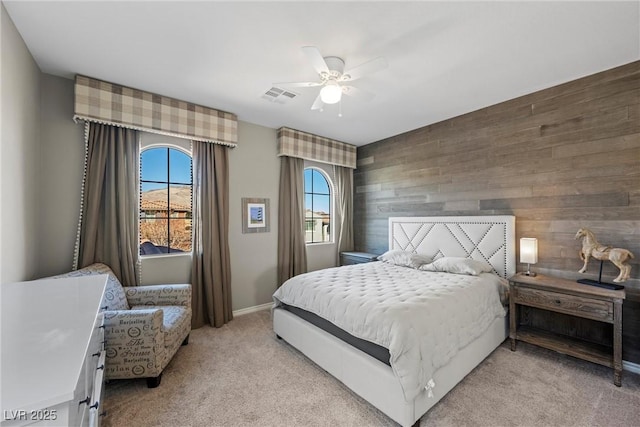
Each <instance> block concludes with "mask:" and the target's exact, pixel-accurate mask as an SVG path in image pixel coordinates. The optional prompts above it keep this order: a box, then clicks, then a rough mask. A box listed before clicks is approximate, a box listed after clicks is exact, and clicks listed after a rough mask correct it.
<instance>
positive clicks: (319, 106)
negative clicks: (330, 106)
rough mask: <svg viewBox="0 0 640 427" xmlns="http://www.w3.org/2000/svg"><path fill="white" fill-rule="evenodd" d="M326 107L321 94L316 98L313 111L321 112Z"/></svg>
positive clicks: (312, 107)
mask: <svg viewBox="0 0 640 427" xmlns="http://www.w3.org/2000/svg"><path fill="white" fill-rule="evenodd" d="M322 107H324V102H322V99H320V94H318V96H317V97H316V100H315V101H313V105H312V106H311V109H312V110H321V109H322Z"/></svg>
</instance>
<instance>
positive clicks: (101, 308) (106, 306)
mask: <svg viewBox="0 0 640 427" xmlns="http://www.w3.org/2000/svg"><path fill="white" fill-rule="evenodd" d="M108 308H109V306H108V305H105V306H104V307H100V310H107V309H108Z"/></svg>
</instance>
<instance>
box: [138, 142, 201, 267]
mask: <svg viewBox="0 0 640 427" xmlns="http://www.w3.org/2000/svg"><path fill="white" fill-rule="evenodd" d="M191 168H192V163H191V155H190V153H188V152H187V151H186V150H183V149H179V148H176V147H171V146H158V145H155V146H150V147H149V148H146V149H143V150H142V151H141V153H140V255H153V254H167V253H179V252H191V248H192V237H191V207H192V205H191V196H192V187H193V179H192V169H191Z"/></svg>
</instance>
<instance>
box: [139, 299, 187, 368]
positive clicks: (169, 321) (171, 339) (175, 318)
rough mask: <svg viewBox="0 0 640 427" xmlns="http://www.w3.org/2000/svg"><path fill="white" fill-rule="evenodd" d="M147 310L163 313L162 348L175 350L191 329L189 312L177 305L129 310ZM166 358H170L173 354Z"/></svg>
mask: <svg viewBox="0 0 640 427" xmlns="http://www.w3.org/2000/svg"><path fill="white" fill-rule="evenodd" d="M149 308H154V309H156V308H159V309H161V310H162V311H163V321H162V325H163V326H164V346H165V348H168V349H171V348H176V349H177V348H178V347H179V346H180V344H181V343H182V340H183V339H184V337H185V336H186V335H187V334H188V331H189V330H190V329H191V316H190V311H191V310H190V309H187V308H185V307H181V306H177V305H134V306H133V307H131V310H144V309H149ZM185 331H186V334H185ZM168 356H169V357H172V356H173V354H170V355H168Z"/></svg>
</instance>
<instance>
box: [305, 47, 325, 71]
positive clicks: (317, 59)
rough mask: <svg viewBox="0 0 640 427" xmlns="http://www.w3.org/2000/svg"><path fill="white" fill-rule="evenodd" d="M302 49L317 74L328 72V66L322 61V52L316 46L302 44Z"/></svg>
mask: <svg viewBox="0 0 640 427" xmlns="http://www.w3.org/2000/svg"><path fill="white" fill-rule="evenodd" d="M302 51H303V52H304V53H305V55H307V58H308V59H309V61H310V62H311V65H312V66H313V68H315V70H316V71H317V72H318V74H322V73H328V72H329V67H328V66H327V63H326V62H325V61H324V58H323V57H322V54H321V53H320V50H318V48H317V47H315V46H304V47H303V48H302Z"/></svg>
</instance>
